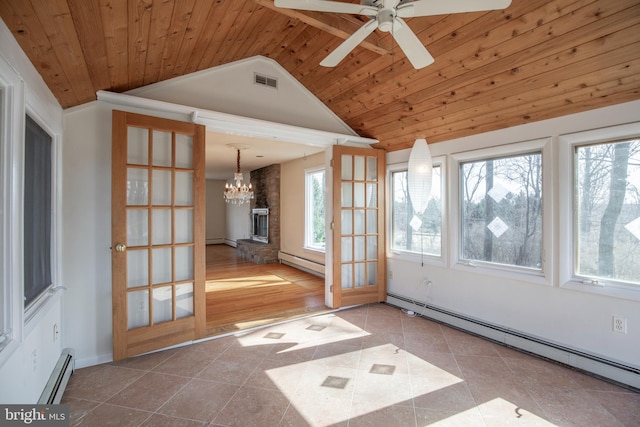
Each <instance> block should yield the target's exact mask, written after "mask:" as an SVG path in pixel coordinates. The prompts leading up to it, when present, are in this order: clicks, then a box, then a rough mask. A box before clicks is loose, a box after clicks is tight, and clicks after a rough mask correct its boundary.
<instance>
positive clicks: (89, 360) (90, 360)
mask: <svg viewBox="0 0 640 427" xmlns="http://www.w3.org/2000/svg"><path fill="white" fill-rule="evenodd" d="M110 362H113V354H112V353H107V354H98V355H96V356H93V357H85V358H84V359H76V360H75V369H81V368H88V367H89V366H95V365H101V364H103V363H110Z"/></svg>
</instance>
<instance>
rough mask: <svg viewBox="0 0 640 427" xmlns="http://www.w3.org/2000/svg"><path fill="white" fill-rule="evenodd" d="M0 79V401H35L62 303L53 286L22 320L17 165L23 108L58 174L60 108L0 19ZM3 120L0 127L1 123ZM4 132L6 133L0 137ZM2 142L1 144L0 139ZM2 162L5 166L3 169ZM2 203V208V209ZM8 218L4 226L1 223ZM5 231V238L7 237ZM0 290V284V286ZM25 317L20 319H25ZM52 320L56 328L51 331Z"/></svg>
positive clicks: (56, 268) (56, 204) (48, 367)
mask: <svg viewBox="0 0 640 427" xmlns="http://www.w3.org/2000/svg"><path fill="white" fill-rule="evenodd" d="M0 62H2V63H1V64H0V65H1V66H0V72H1V73H2V75H0V83H2V85H3V86H4V85H5V84H8V86H10V87H11V88H10V89H5V90H3V92H4V95H7V94H8V93H9V92H10V91H11V92H12V93H11V97H12V100H11V105H10V110H11V111H2V114H3V115H4V117H5V118H7V117H8V116H13V117H9V121H8V122H7V123H3V124H2V126H0V131H1V132H2V135H3V138H2V140H0V143H1V145H2V146H1V147H0V148H1V149H0V153H2V154H1V155H0V156H5V155H7V153H9V156H8V157H5V158H0V165H2V166H1V167H0V171H1V172H2V173H3V177H2V178H3V179H0V181H1V182H2V184H3V188H2V191H1V194H2V205H0V219H1V221H0V226H2V227H3V234H2V239H3V240H2V245H3V251H2V257H3V259H2V260H0V261H2V267H1V268H2V270H3V271H2V272H1V274H0V280H3V281H6V282H5V283H3V285H4V286H6V287H5V290H10V291H11V292H9V293H7V294H4V295H2V298H3V300H2V303H3V304H4V303H6V301H7V299H5V298H7V296H8V300H9V301H11V303H10V304H11V307H12V310H13V311H12V316H11V326H12V329H13V336H12V341H11V342H10V343H9V345H8V346H7V347H5V348H3V349H2V351H1V352H0V403H35V402H37V400H38V398H39V397H40V394H41V393H42V390H43V389H44V387H45V385H46V383H47V381H48V379H49V376H50V374H51V371H52V370H53V367H54V366H55V363H56V361H57V360H58V358H59V356H60V352H61V350H62V343H63V340H64V336H65V331H64V328H63V327H61V326H62V314H61V313H62V309H63V306H64V304H65V300H64V299H65V297H66V295H65V294H64V293H63V292H58V293H56V294H55V295H53V296H52V297H50V298H49V299H48V301H47V302H46V303H45V304H44V306H43V307H42V309H41V310H40V311H38V312H37V314H36V315H35V316H34V318H32V319H31V320H29V321H28V322H26V320H25V318H24V310H23V302H22V295H23V288H22V280H23V276H22V270H21V268H22V263H23V260H22V255H21V253H22V235H23V234H22V231H23V230H22V215H23V211H22V201H23V197H22V185H21V182H22V171H23V166H22V165H23V149H22V147H23V141H24V115H25V113H26V112H28V113H29V115H30V116H32V117H33V118H34V119H36V121H37V122H38V123H39V124H40V125H41V126H43V128H45V129H46V130H47V131H48V132H50V133H51V134H52V136H53V137H54V138H53V141H54V156H56V159H55V160H54V169H53V175H54V176H53V180H54V182H55V183H58V182H59V179H60V174H59V172H60V166H61V164H60V163H59V152H60V146H61V145H62V139H61V136H62V108H61V107H60V105H59V104H58V102H57V101H56V99H55V98H54V96H53V95H52V94H51V92H50V91H49V89H48V88H47V87H46V85H45V83H44V81H43V80H42V78H41V77H40V76H39V75H38V73H37V71H36V70H35V68H34V67H33V66H32V65H31V63H30V62H29V60H28V59H27V57H26V56H25V55H24V53H23V52H22V50H21V49H20V47H19V45H18V43H17V42H16V40H15V39H14V38H13V35H12V34H11V32H10V31H9V29H8V28H7V27H6V26H5V24H4V22H2V21H0ZM5 126H6V127H5ZM5 137H7V138H8V139H5ZM5 144H6V145H5ZM5 167H6V169H4V168H5ZM60 202H61V200H60V192H59V189H54V194H53V209H54V215H53V219H54V223H53V227H52V228H53V230H52V231H53V234H54V236H53V239H54V242H53V244H54V248H53V254H52V256H53V265H52V270H53V272H52V273H53V274H52V276H53V277H52V278H53V281H54V284H55V285H57V286H59V285H64V283H63V282H61V274H60V270H61V265H60V262H59V260H60V251H59V249H60V246H61V245H60V241H61V239H62V238H63V236H62V230H61V229H60ZM5 209H6V210H5ZM7 224H9V225H10V226H9V228H10V229H9V230H4V227H5V226H6V225H7ZM9 236H11V238H9ZM0 290H2V287H0ZM25 322H26V323H25ZM54 325H57V326H58V328H59V329H60V334H59V335H58V336H57V337H54V334H53V331H54Z"/></svg>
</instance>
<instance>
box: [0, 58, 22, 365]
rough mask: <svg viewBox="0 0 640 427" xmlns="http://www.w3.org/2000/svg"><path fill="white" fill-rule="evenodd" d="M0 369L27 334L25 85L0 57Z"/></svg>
mask: <svg viewBox="0 0 640 427" xmlns="http://www.w3.org/2000/svg"><path fill="white" fill-rule="evenodd" d="M0 91H1V94H0V104H1V106H0V188H2V198H1V199H0V203H2V205H1V212H2V214H1V215H0V241H2V249H1V250H0V297H2V298H1V299H0V334H2V335H3V337H4V339H3V340H2V342H0V366H2V365H4V363H5V362H6V361H7V360H8V359H9V357H11V355H12V354H13V353H14V352H15V351H16V350H17V349H18V348H19V346H20V343H21V341H22V340H23V335H24V321H23V319H24V309H23V307H24V304H23V289H22V257H21V256H20V255H18V256H16V255H15V254H20V253H21V251H22V238H21V235H22V219H21V218H22V208H21V201H22V176H21V173H22V169H21V168H20V167H19V166H18V167H16V165H20V160H21V158H22V151H21V148H22V144H21V143H20V142H21V141H22V140H23V136H24V111H25V88H24V82H23V81H22V79H21V78H20V76H19V75H18V74H17V73H16V72H15V71H14V69H13V68H12V67H11V66H10V64H9V63H7V62H6V61H5V60H4V58H2V57H0Z"/></svg>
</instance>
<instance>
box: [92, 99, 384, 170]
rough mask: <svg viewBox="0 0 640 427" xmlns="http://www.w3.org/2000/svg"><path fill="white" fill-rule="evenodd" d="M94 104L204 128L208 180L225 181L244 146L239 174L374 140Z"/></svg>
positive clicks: (199, 113) (204, 113) (184, 109)
mask: <svg viewBox="0 0 640 427" xmlns="http://www.w3.org/2000/svg"><path fill="white" fill-rule="evenodd" d="M97 97H98V101H102V102H108V103H111V104H114V105H120V106H122V107H128V108H130V109H141V110H147V111H148V110H151V111H157V112H159V113H162V114H164V115H167V114H169V115H170V116H171V117H174V118H177V119H178V120H184V121H191V122H194V123H197V124H202V125H205V126H206V128H207V142H206V177H207V179H221V180H226V179H229V177H231V176H233V173H234V172H235V167H236V149H235V148H233V147H237V146H242V147H243V150H242V170H243V172H249V171H252V170H255V169H259V168H262V167H265V166H269V165H272V164H280V163H284V162H287V161H290V160H293V159H297V158H302V157H306V156H308V155H312V154H315V153H318V152H321V151H323V150H324V149H325V148H326V147H329V146H332V145H352V146H360V147H369V146H370V145H371V144H374V143H376V142H378V141H377V140H376V139H371V138H363V137H360V136H354V135H347V134H341V133H334V132H326V131H320V130H315V129H308V128H304V127H299V126H291V125H284V124H281V123H274V122H269V121H266V120H257V119H251V118H247V117H241V116H235V115H233V114H227V113H220V112H216V111H209V110H203V109H197V108H193V107H189V106H185V105H179V104H173V103H169V102H164V101H157V100H153V99H148V98H140V97H137V96H132V95H125V94H120V93H114V92H107V91H98V92H97Z"/></svg>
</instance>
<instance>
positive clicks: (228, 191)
mask: <svg viewBox="0 0 640 427" xmlns="http://www.w3.org/2000/svg"><path fill="white" fill-rule="evenodd" d="M233 180H234V181H235V182H236V183H235V185H233V184H229V183H228V182H227V183H226V184H225V188H224V200H225V201H226V202H227V203H231V204H234V205H241V204H243V203H246V202H248V201H249V200H251V199H253V190H252V189H251V183H249V186H248V187H247V185H246V184H243V183H242V172H240V149H238V169H237V170H236V173H234V174H233Z"/></svg>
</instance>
